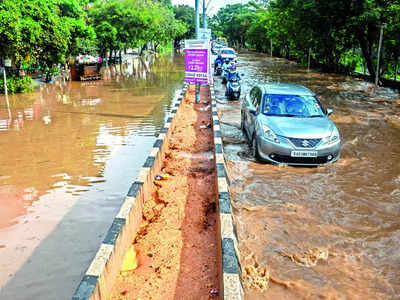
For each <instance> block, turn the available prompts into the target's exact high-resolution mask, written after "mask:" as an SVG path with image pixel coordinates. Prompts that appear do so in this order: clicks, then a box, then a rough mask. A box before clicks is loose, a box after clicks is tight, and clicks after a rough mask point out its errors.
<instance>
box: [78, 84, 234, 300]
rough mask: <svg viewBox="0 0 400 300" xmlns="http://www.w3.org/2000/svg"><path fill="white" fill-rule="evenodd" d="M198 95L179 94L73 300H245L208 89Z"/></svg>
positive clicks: (187, 91)
mask: <svg viewBox="0 0 400 300" xmlns="http://www.w3.org/2000/svg"><path fill="white" fill-rule="evenodd" d="M200 94H201V97H200V102H199V103H195V88H194V86H185V87H184V89H183V91H182V94H181V96H180V97H179V98H178V99H177V101H176V103H175V104H174V107H173V109H172V111H171V116H170V117H169V118H168V120H167V122H166V124H165V126H164V128H163V129H162V130H161V133H160V134H159V136H158V138H157V140H156V142H155V143H154V147H153V150H152V152H151V154H150V155H149V157H148V158H147V160H146V162H145V163H144V165H143V168H142V170H141V171H140V173H139V175H138V178H137V179H136V181H135V182H134V183H133V184H132V186H131V188H130V190H129V192H128V195H127V197H126V199H125V202H124V204H123V205H122V207H121V210H120V212H119V213H118V215H117V216H116V217H115V219H114V222H113V224H112V226H111V228H110V229H109V231H108V233H107V234H106V238H105V239H104V241H103V243H102V245H101V247H100V249H99V251H98V253H97V254H96V256H95V259H94V260H93V261H92V263H91V265H90V267H89V269H88V270H87V272H86V274H85V276H84V277H83V279H82V281H81V283H80V285H79V287H78V289H77V290H76V292H75V295H74V297H73V299H74V300H77V299H79V300H83V299H132V297H134V298H135V299H139V298H140V299H150V298H151V299H241V298H242V292H241V285H240V281H239V274H238V272H239V267H238V260H237V255H236V249H237V247H236V244H237V242H236V235H235V234H234V230H233V225H232V218H231V214H230V212H231V209H230V200H229V193H228V185H227V181H226V177H225V175H226V172H225V166H224V158H223V154H222V141H221V133H220V130H219V121H218V116H216V103H215V97H214V92H213V87H212V86H211V87H210V86H204V87H201V90H200ZM124 260H125V261H124ZM127 262H128V263H127ZM121 266H122V267H123V270H122V271H121Z"/></svg>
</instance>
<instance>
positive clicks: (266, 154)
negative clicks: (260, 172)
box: [257, 137, 342, 166]
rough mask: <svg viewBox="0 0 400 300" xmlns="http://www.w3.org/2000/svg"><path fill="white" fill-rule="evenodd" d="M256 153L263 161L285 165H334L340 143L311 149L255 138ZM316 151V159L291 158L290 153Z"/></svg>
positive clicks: (338, 154)
mask: <svg viewBox="0 0 400 300" xmlns="http://www.w3.org/2000/svg"><path fill="white" fill-rule="evenodd" d="M257 146H258V153H259V155H260V157H261V158H262V159H263V160H266V161H269V162H272V163H276V164H287V165H299V166H319V165H323V164H329V163H334V162H336V161H337V160H338V159H339V158H340V150H341V146H342V145H341V142H340V141H339V142H337V143H335V144H332V145H327V146H324V147H322V146H321V147H316V148H313V149H307V148H295V147H294V146H293V145H291V144H289V143H285V142H282V143H274V142H271V141H269V140H267V139H265V138H262V137H261V138H257ZM303 150H310V151H316V152H317V157H292V156H291V153H292V151H303Z"/></svg>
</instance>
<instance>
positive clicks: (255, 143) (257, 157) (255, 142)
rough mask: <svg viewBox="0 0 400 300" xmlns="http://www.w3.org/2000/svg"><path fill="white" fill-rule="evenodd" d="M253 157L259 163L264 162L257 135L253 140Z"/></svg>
mask: <svg viewBox="0 0 400 300" xmlns="http://www.w3.org/2000/svg"><path fill="white" fill-rule="evenodd" d="M251 155H252V156H253V157H254V158H255V159H256V160H258V161H259V162H264V160H263V159H262V158H261V156H260V153H259V152H258V145H257V138H256V136H255V135H253V138H252V139H251Z"/></svg>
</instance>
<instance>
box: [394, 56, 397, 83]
mask: <svg viewBox="0 0 400 300" xmlns="http://www.w3.org/2000/svg"><path fill="white" fill-rule="evenodd" d="M395 61H396V62H395V67H394V81H397V71H398V69H397V68H398V57H396V60H395Z"/></svg>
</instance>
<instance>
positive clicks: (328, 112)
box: [326, 108, 333, 116]
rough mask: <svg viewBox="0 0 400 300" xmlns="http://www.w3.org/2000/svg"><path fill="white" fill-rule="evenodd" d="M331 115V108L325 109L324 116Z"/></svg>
mask: <svg viewBox="0 0 400 300" xmlns="http://www.w3.org/2000/svg"><path fill="white" fill-rule="evenodd" d="M332 113H333V109H332V108H327V109H326V115H327V116H330V115H331V114H332Z"/></svg>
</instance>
